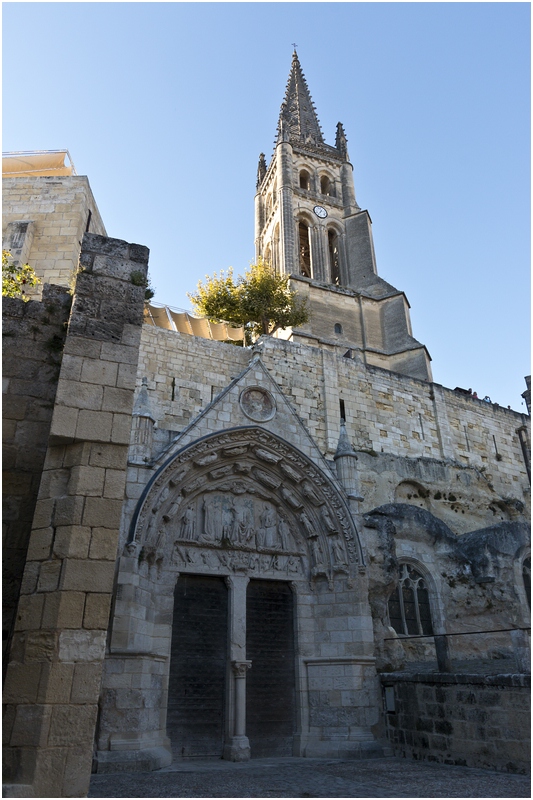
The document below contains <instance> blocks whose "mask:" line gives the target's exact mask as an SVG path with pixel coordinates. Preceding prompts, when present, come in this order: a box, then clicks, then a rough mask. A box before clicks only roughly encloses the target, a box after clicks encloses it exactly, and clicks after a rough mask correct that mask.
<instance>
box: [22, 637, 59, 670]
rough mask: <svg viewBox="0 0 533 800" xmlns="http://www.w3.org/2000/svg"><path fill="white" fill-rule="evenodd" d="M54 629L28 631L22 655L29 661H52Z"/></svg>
mask: <svg viewBox="0 0 533 800" xmlns="http://www.w3.org/2000/svg"><path fill="white" fill-rule="evenodd" d="M56 643H57V642H56V634H55V632H54V631H30V632H28V633H27V635H26V648H25V653H24V657H25V660H26V661H28V662H30V661H52V660H53V658H54V656H55V654H56Z"/></svg>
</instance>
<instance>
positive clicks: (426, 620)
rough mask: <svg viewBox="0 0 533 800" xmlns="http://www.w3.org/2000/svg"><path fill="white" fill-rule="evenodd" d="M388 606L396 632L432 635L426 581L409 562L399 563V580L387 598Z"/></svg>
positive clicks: (390, 618)
mask: <svg viewBox="0 0 533 800" xmlns="http://www.w3.org/2000/svg"><path fill="white" fill-rule="evenodd" d="M388 608H389V620H390V624H391V625H392V627H393V628H394V630H395V631H396V633H400V634H404V635H406V636H408V635H414V636H416V635H417V634H418V635H422V634H426V635H429V636H432V635H433V625H432V623H431V609H430V605H429V594H428V590H427V586H426V581H425V579H424V577H423V576H422V575H421V574H420V573H419V572H417V571H416V569H415V568H414V567H412V566H411V565H410V564H400V581H399V584H398V586H397V587H396V589H395V590H394V592H393V593H392V594H391V596H390V598H389V605H388Z"/></svg>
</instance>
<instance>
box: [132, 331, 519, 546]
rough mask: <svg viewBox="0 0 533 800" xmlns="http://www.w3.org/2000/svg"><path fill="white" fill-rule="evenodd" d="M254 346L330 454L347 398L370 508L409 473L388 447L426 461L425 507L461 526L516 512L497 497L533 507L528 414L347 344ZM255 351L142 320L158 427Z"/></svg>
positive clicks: (173, 426) (188, 409) (176, 420)
mask: <svg viewBox="0 0 533 800" xmlns="http://www.w3.org/2000/svg"><path fill="white" fill-rule="evenodd" d="M256 348H257V349H258V351H259V352H260V353H261V358H262V360H263V363H264V364H265V366H266V367H267V369H268V370H269V371H270V374H271V375H272V377H273V378H274V380H275V381H276V382H277V383H278V385H279V386H280V388H281V389H282V391H283V392H284V394H285V395H286V397H287V398H288V399H289V400H290V402H291V403H292V405H293V407H294V408H295V410H296V412H297V413H298V415H299V416H300V418H301V419H302V421H303V423H304V424H305V426H306V428H307V429H308V431H309V432H310V434H311V436H313V437H314V439H315V440H316V442H317V444H318V446H319V448H320V449H321V450H322V452H323V453H324V454H325V455H326V457H327V458H331V457H332V456H333V454H334V453H335V450H336V447H337V443H338V439H339V432H340V410H339V409H340V406H339V403H340V400H343V401H344V410H345V415H346V429H347V433H348V436H349V438H350V439H351V441H352V443H353V446H354V448H355V449H356V451H359V470H360V477H361V481H362V483H363V495H364V496H365V501H364V504H363V508H362V510H363V511H366V510H370V509H372V508H374V507H376V506H377V505H381V504H384V503H389V502H394V500H395V499H396V498H395V491H396V489H397V486H398V484H399V483H400V482H401V480H402V478H401V476H400V475H399V474H398V469H397V465H396V466H395V465H392V466H391V462H390V457H391V456H393V457H394V458H396V459H397V460H398V463H399V462H400V461H403V460H404V459H410V460H411V461H412V462H413V463H416V464H420V465H421V467H420V469H419V472H420V474H425V475H427V476H428V486H429V485H430V484H433V483H435V489H434V491H433V492H432V495H431V499H432V502H433V506H432V508H431V509H428V510H432V511H433V513H435V514H437V515H438V516H444V517H445V518H446V521H447V524H449V525H450V526H451V527H452V530H454V531H456V532H457V533H463V532H466V531H468V530H474V529H476V528H478V527H481V526H482V525H487V524H492V523H493V522H497V521H500V520H505V519H509V518H510V517H509V515H508V514H506V512H502V511H501V509H499V508H498V507H496V506H493V507H492V509H491V508H490V505H491V502H490V499H491V497H492V498H493V499H495V500H498V498H500V499H501V498H508V499H509V498H511V499H513V500H516V501H518V507H520V504H522V505H523V506H524V507H527V506H528V504H529V480H528V476H527V471H526V467H525V464H524V460H523V455H522V450H521V446H520V441H519V438H518V435H517V433H516V431H517V428H519V427H520V426H521V425H524V424H528V423H529V418H528V417H525V416H524V415H522V414H518V413H517V412H515V411H511V410H508V409H505V408H501V407H499V406H495V405H493V404H489V403H485V402H483V401H479V400H474V399H471V398H467V397H463V396H461V395H459V394H456V393H455V392H453V391H451V390H449V389H445V388H443V387H442V386H440V385H438V384H435V383H428V382H427V381H421V380H417V379H415V378H408V377H406V376H404V375H399V374H398V373H392V372H389V371H387V370H383V369H380V368H378V367H371V366H365V365H364V364H363V363H362V362H361V361H360V360H356V359H350V358H344V357H343V352H344V351H343V349H342V348H331V349H330V350H326V349H321V348H316V347H309V346H306V345H302V344H296V343H294V342H286V341H283V340H280V339H273V338H269V339H264V340H262V341H261V342H260V343H259V344H258V345H256ZM248 360H249V350H247V349H243V348H240V347H232V346H228V345H226V344H223V343H218V342H211V341H209V340H206V339H200V338H197V337H193V336H187V335H186V334H178V333H175V332H172V331H166V330H163V329H161V328H155V327H151V326H148V325H145V326H144V327H143V334H142V343H141V353H140V361H139V375H138V384H140V380H141V378H142V377H146V378H147V380H148V389H149V397H150V402H151V404H152V406H153V409H152V410H153V413H154V415H155V417H156V418H157V420H158V426H159V429H160V431H159V435H160V436H162V432H163V431H164V430H165V429H166V430H167V431H168V437H170V436H171V435H175V434H176V433H177V432H179V431H181V430H183V428H184V427H185V426H186V425H187V424H188V423H189V422H190V421H191V420H192V419H194V418H195V417H196V416H197V414H198V413H199V412H200V410H201V409H202V408H205V407H206V405H208V404H209V403H210V402H211V400H212V399H213V398H214V397H215V396H216V395H217V394H218V392H220V391H221V390H222V389H223V388H224V387H225V386H227V385H228V383H229V382H230V380H231V379H232V378H234V377H236V376H237V375H238V374H239V373H240V372H241V371H242V370H243V369H244V368H245V367H246V365H247V363H248ZM167 441H168V440H167ZM387 459H389V460H388V461H387ZM437 462H440V463H442V462H445V463H446V464H447V465H448V469H447V471H446V475H445V476H444V477H443V479H442V480H441V482H440V483H438V481H436V478H435V477H434V476H435V475H437V474H438V473H439V470H436V469H435V467H433V468H430V467H431V465H435V464H436V463H437ZM424 465H426V466H425V467H424ZM387 472H390V473H391V474H390V475H385V473H387ZM440 472H443V470H442V469H441V470H440ZM392 473H394V474H392ZM430 476H433V477H430ZM457 476H459V477H457ZM437 484H438V485H437ZM474 485H475V486H476V487H477V488H476V492H477V494H479V486H482V487H484V491H483V493H484V494H485V493H486V496H487V502H486V503H485V502H484V504H483V509H481V510H480V508H479V503H477V501H474V502H472V496H468V492H469V490H468V489H467V488H466V489H465V486H472V487H473V486H474ZM458 492H459V493H458ZM459 494H461V498H459ZM470 494H471V495H472V493H471V492H470ZM463 495H464V497H463ZM435 496H436V497H435ZM460 501H461V502H460ZM485 506H486V507H485ZM463 512H464V513H463Z"/></svg>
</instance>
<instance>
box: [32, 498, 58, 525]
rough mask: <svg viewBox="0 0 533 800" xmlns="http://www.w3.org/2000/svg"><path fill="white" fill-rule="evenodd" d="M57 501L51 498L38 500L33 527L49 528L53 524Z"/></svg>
mask: <svg viewBox="0 0 533 800" xmlns="http://www.w3.org/2000/svg"><path fill="white" fill-rule="evenodd" d="M54 507H55V502H54V500H51V499H48V498H47V499H42V500H37V503H36V505H35V511H34V514H33V527H34V528H48V527H50V526H51V524H52V514H53V512H54Z"/></svg>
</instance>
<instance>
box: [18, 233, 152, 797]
mask: <svg viewBox="0 0 533 800" xmlns="http://www.w3.org/2000/svg"><path fill="white" fill-rule="evenodd" d="M83 242H84V247H83V250H82V253H81V257H80V265H81V267H82V271H81V273H80V274H79V275H78V279H77V282H76V289H75V294H74V299H73V306H72V312H71V316H70V320H69V326H68V332H67V338H66V341H65V346H64V351H63V360H62V364H61V372H60V375H59V382H58V387H57V393H56V402H55V408H54V413H53V417H52V423H51V430H50V437H49V440H48V449H47V453H46V459H45V464H44V470H43V475H42V479H41V485H40V489H39V497H38V500H37V504H36V509H35V514H34V516H33V524H32V532H31V537H30V542H29V547H28V555H27V561H26V568H25V571H24V577H23V581H22V586H21V592H20V599H19V604H18V608H17V617H16V623H15V631H14V635H13V642H12V646H11V658H10V661H9V664H8V667H7V674H6V680H5V684H4V697H3V702H4V704H5V713H4V723H5V728H4V746H5V749H4V759H3V763H4V777H5V781H6V784H7V785H4V796H7V797H84V796H86V794H87V791H88V786H89V778H90V773H91V764H92V755H93V741H94V733H95V725H96V717H97V710H98V699H99V695H100V684H101V673H102V664H103V660H104V654H105V646H106V636H107V628H108V624H109V611H110V605H111V596H112V591H113V581H114V576H115V563H116V556H117V544H118V534H119V524H120V515H121V510H122V502H123V498H124V486H125V473H126V462H127V453H128V444H129V439H130V430H131V414H132V406H133V390H134V387H135V376H136V374H137V360H138V353H139V343H140V336H141V325H142V317H143V308H144V291H145V290H144V287H143V286H137V285H134V283H133V282H132V277H131V275H132V272H137V273H138V272H141V274H144V275H146V270H147V261H148V250H147V248H145V247H142V246H140V245H134V244H128V243H127V242H122V241H119V240H116V239H106V238H104V237H102V236H97V235H95V234H86V235H85V237H84V240H83Z"/></svg>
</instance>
